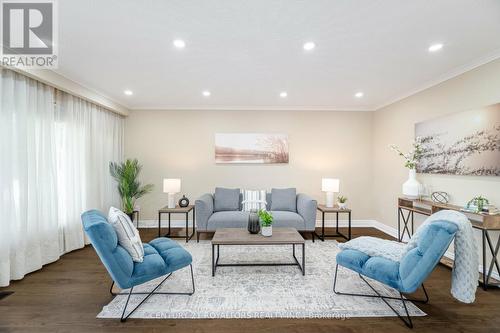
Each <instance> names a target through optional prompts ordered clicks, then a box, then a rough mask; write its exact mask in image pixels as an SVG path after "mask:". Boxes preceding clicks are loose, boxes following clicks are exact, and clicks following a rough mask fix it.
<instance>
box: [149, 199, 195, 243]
mask: <svg viewBox="0 0 500 333" xmlns="http://www.w3.org/2000/svg"><path fill="white" fill-rule="evenodd" d="M194 210H195V208H194V205H189V206H187V207H180V206H176V207H175V208H168V206H165V207H163V208H161V209H159V210H158V237H160V236H161V215H162V214H168V232H167V234H166V235H165V237H169V238H186V243H187V242H188V241H189V240H190V239H191V238H192V237H193V236H194V229H195V221H194V219H195V211H194ZM189 212H192V214H193V232H192V233H191V235H189ZM172 214H186V235H185V236H171V235H170V218H171V215H172Z"/></svg>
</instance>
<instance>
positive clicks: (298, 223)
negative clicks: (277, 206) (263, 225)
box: [271, 210, 306, 230]
mask: <svg viewBox="0 0 500 333" xmlns="http://www.w3.org/2000/svg"><path fill="white" fill-rule="evenodd" d="M271 214H272V215H273V226H275V227H287V228H295V229H297V230H305V228H306V223H305V221H304V218H303V217H302V216H300V215H299V214H297V213H294V212H287V211H276V210H272V211H271Z"/></svg>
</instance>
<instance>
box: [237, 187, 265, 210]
mask: <svg viewBox="0 0 500 333" xmlns="http://www.w3.org/2000/svg"><path fill="white" fill-rule="evenodd" d="M242 194H243V201H242V202H241V203H242V204H243V211H244V212H251V211H255V210H259V209H266V204H267V202H266V191H265V190H261V191H254V190H244V191H242Z"/></svg>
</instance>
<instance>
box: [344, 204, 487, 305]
mask: <svg viewBox="0 0 500 333" xmlns="http://www.w3.org/2000/svg"><path fill="white" fill-rule="evenodd" d="M439 220H442V221H449V222H452V223H455V224H456V225H457V227H458V231H457V233H456V235H455V241H454V249H455V258H454V264H453V272H452V276H451V294H452V295H453V297H455V298H456V299H457V300H459V301H460V302H463V303H473V302H474V300H475V298H476V289H477V285H478V278H479V271H478V264H479V257H478V252H477V245H476V242H475V239H474V232H473V229H472V224H471V223H470V221H469V219H468V218H467V216H465V215H464V214H462V213H460V212H456V211H452V210H442V211H439V212H437V213H434V214H432V215H431V216H429V217H428V218H427V219H426V220H425V221H424V223H423V224H422V226H421V227H420V228H419V229H418V230H417V232H416V233H415V234H414V235H413V237H412V238H411V239H410V241H409V242H408V243H407V244H404V243H399V242H395V241H388V240H384V239H380V238H375V237H358V238H355V239H353V240H351V241H349V242H347V243H343V244H339V247H340V248H341V249H353V250H358V251H361V252H364V253H366V254H367V255H369V256H380V257H384V258H387V259H390V260H393V261H400V260H401V258H403V257H404V256H405V254H406V253H407V252H408V251H410V250H411V249H413V248H415V247H417V243H418V239H419V237H420V235H421V234H422V230H424V229H425V227H424V226H425V225H427V224H428V223H431V222H433V221H439Z"/></svg>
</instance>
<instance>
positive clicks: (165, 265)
mask: <svg viewBox="0 0 500 333" xmlns="http://www.w3.org/2000/svg"><path fill="white" fill-rule="evenodd" d="M192 261H193V259H192V257H191V254H190V253H189V252H187V251H186V250H185V249H184V248H183V247H181V246H180V245H179V244H178V243H177V242H175V241H173V240H171V239H168V238H165V237H160V238H155V239H153V240H152V241H151V242H149V244H144V260H143V262H141V263H135V264H134V272H133V273H132V277H131V280H130V285H132V286H135V285H138V284H141V283H144V282H147V281H150V280H152V279H155V278H157V277H160V276H162V275H165V274H168V273H171V272H173V271H176V270H178V269H180V268H183V267H186V266H187V265H189V264H191V262H192Z"/></svg>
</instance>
